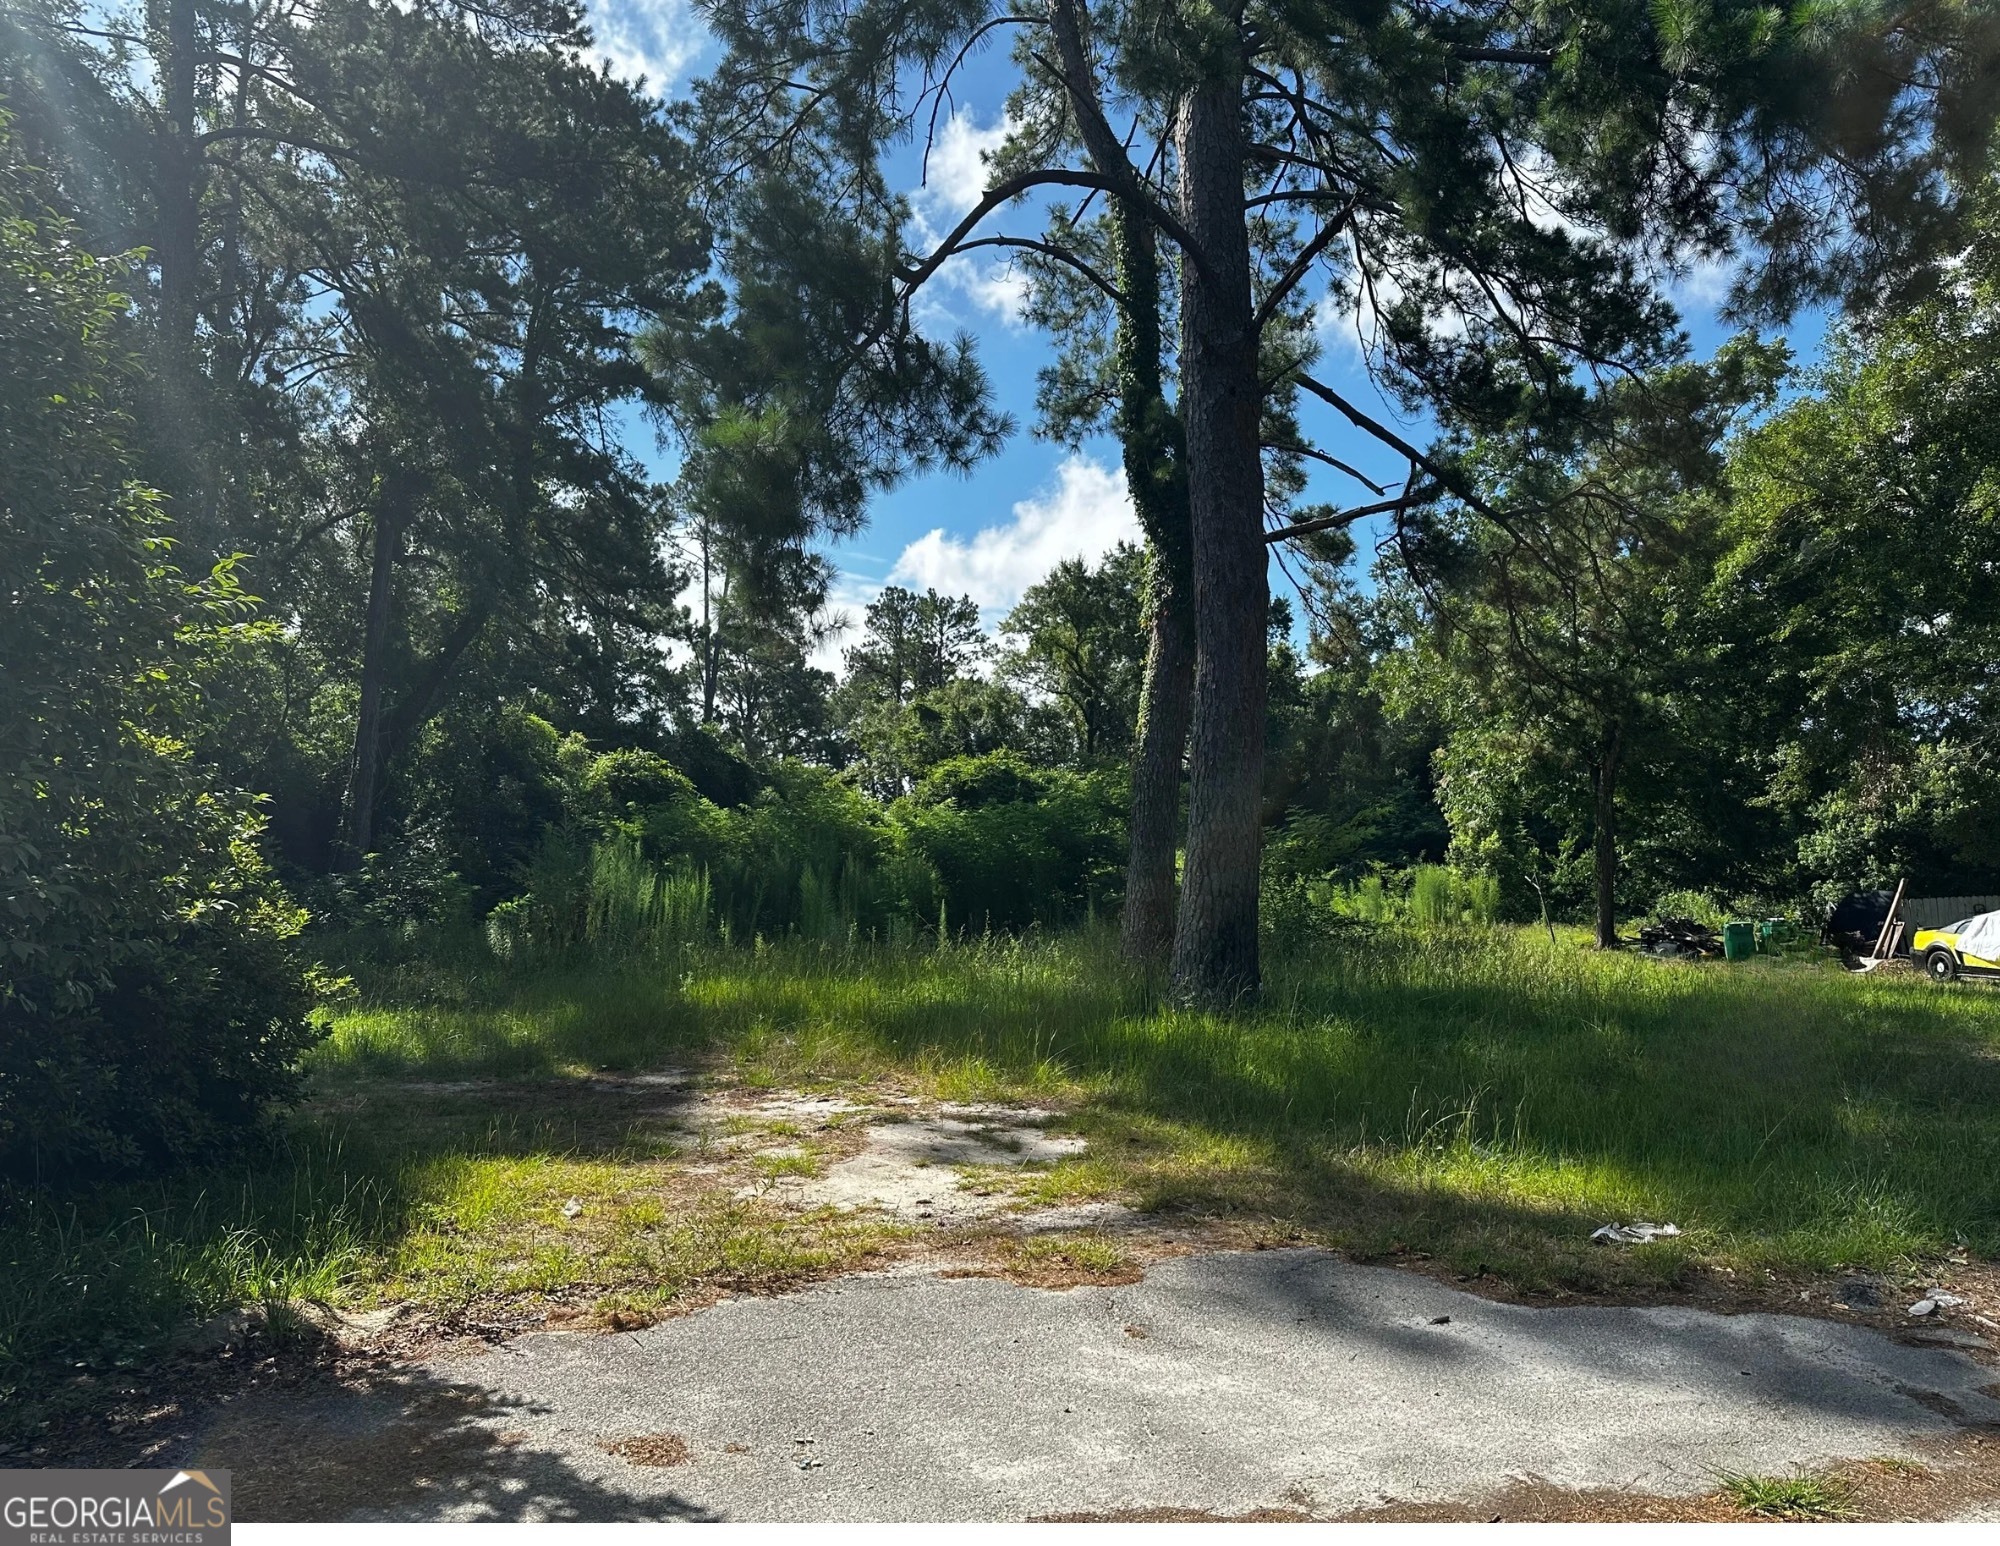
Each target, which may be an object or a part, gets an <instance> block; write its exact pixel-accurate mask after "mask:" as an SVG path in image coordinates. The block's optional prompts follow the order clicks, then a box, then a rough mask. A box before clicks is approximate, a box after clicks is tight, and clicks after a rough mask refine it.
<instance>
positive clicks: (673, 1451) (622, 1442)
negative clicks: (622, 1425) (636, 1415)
mask: <svg viewBox="0 0 2000 1546" xmlns="http://www.w3.org/2000/svg"><path fill="white" fill-rule="evenodd" d="M597 1447H598V1448H599V1449H601V1450H603V1451H604V1453H605V1454H607V1455H616V1456H617V1457H618V1458H619V1459H620V1460H623V1461H626V1462H628V1463H629V1464H632V1465H639V1466H652V1467H658V1468H664V1467H667V1466H677V1465H686V1464H687V1463H688V1462H689V1461H690V1460H692V1459H693V1458H694V1451H693V1450H691V1449H689V1448H688V1441H687V1440H686V1439H684V1438H682V1437H681V1436H680V1435H679V1434H678V1433H641V1434H637V1435H635V1436H633V1437H632V1438H629V1439H603V1440H600V1441H599V1443H598V1446H597Z"/></svg>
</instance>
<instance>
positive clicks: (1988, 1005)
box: [718, 935, 2000, 1271]
mask: <svg viewBox="0 0 2000 1546" xmlns="http://www.w3.org/2000/svg"><path fill="white" fill-rule="evenodd" d="M832 996H833V997H834V998H835V999H837V998H838V994H837V993H836V994H834V995H832ZM1132 996H1133V995H1132V979H1131V977H1130V974H1129V973H1121V972H1120V971H1119V970H1118V969H1117V968H1116V967H1115V966H1112V965H1110V964H1109V963H1103V962H1097V963H1091V962H1088V961H1087V960H1079V961H1078V962H1077V963H1076V965H1075V969H1073V970H1072V972H1071V973H1069V974H1068V975H1063V974H1043V975H1041V976H1036V975H1035V974H1032V973H1024V972H1020V971H1016V970H998V969H982V968H981V967H980V965H979V963H978V962H977V961H976V960H975V961H971V962H969V963H964V964H961V965H959V966H958V967H956V968H953V967H950V966H944V965H941V966H939V967H937V968H934V969H933V970H932V971H931V972H930V973H928V974H927V975H917V976H912V977H909V978H906V979H904V980H901V981H890V982H886V983H881V984H877V985H876V987H875V990H874V991H873V992H872V993H870V994H868V995H867V996H866V1002H865V1004H863V1005H857V1006H855V1008H854V1009H850V1010H848V1011H846V1012H840V1011H836V1013H835V1015H834V1016H833V1018H834V1019H836V1020H837V1021H839V1023H841V1024H843V1025H846V1026H848V1027H849V1028H850V1035H851V1036H852V1038H853V1039H854V1040H855V1041H856V1042H857V1043H858V1044H859V1045H860V1047H861V1049H863V1050H873V1051H874V1052H875V1053H876V1054H877V1055H878V1056H880V1057H881V1058H883V1059H885V1060H886V1061H888V1062H890V1063H892V1064H902V1065H912V1064H916V1065H923V1066H929V1067H934V1068H940V1067H941V1068H947V1069H948V1068H950V1067H952V1066H953V1065H957V1066H958V1067H959V1068H961V1069H962V1070H964V1071H965V1072H966V1074H967V1076H968V1077H971V1078H975V1079H983V1080H985V1081H987V1082H989V1083H990V1084H991V1085H992V1086H993V1087H994V1088H995V1089H996V1090H999V1089H1005V1088H1007V1087H1009V1086H1020V1085H1022V1084H1025V1083H1031V1082H1034V1081H1038V1080H1041V1081H1045V1080H1046V1079H1047V1077H1048V1072H1047V1071H1048V1067H1049V1065H1050V1063H1051V1062H1052V1061H1053V1062H1054V1063H1056V1064H1058V1065H1059V1066H1060V1068H1061V1069H1062V1070H1063V1071H1064V1072H1065V1073H1067V1074H1068V1075H1069V1076H1071V1077H1073V1078H1074V1079H1075V1080H1076V1081H1078V1082H1080V1083H1081V1084H1082V1085H1083V1086H1084V1087H1085V1088H1086V1089H1087V1090H1088V1091H1089V1092H1090V1096H1091V1098H1090V1099H1089V1100H1088V1101H1087V1102H1086V1104H1085V1106H1084V1108H1083V1111H1082V1113H1081V1115H1080V1123H1081V1125H1083V1126H1084V1127H1085V1128H1086V1130H1089V1131H1091V1132H1092V1136H1093V1138H1094V1139H1095V1140H1098V1141H1099V1142H1113V1141H1118V1140H1119V1139H1120V1138H1121V1137H1122V1138H1124V1139H1125V1140H1126V1141H1129V1142H1130V1143H1132V1144H1133V1145H1135V1146H1137V1147H1139V1148H1141V1149H1143V1148H1145V1147H1146V1146H1147V1145H1151V1146H1152V1147H1153V1148H1154V1149H1155V1150H1156V1151H1158V1157H1159V1159H1160V1161H1161V1163H1160V1164H1159V1165H1158V1166H1155V1167H1153V1168H1154V1170H1155V1172H1156V1179H1157V1181H1158V1183H1159V1185H1160V1187H1161V1188H1163V1189H1164V1191H1163V1195H1164V1197H1165V1198H1166V1199H1168V1200H1171V1199H1174V1198H1179V1199H1180V1200H1185V1201H1189V1202H1200V1203H1203V1204H1207V1205H1217V1204H1221V1205H1227V1204H1228V1203H1229V1202H1230V1201H1231V1200H1232V1198H1233V1199H1234V1200H1236V1201H1237V1202H1238V1203H1239V1204H1241V1205H1242V1206H1246V1207H1252V1208H1258V1209H1263V1210H1268V1211H1271V1212H1274V1213H1276V1214H1279V1215H1281V1216H1286V1217H1290V1218H1295V1219H1301V1220H1304V1221H1306V1222H1308V1223H1319V1224H1329V1223H1331V1224H1336V1225H1339V1226H1340V1227H1342V1228H1344V1229H1350V1230H1351V1229H1354V1228H1356V1227H1361V1226H1368V1225H1369V1224H1370V1221H1371V1219H1372V1220H1373V1221H1374V1223H1375V1224H1384V1223H1386V1224H1387V1226H1388V1227H1387V1228H1386V1229H1382V1228H1375V1229H1373V1230H1372V1233H1374V1234H1376V1235H1378V1236H1385V1237H1393V1236H1394V1235H1395V1234H1396V1233H1397V1232H1398V1231H1399V1230H1403V1229H1404V1228H1405V1223H1404V1221H1406V1220H1408V1219H1409V1218H1410V1217H1411V1216H1412V1214H1413V1213H1414V1214H1415V1215H1416V1216H1418V1217H1419V1218H1421V1217H1423V1216H1426V1215H1433V1214H1437V1213H1444V1214H1447V1215H1449V1216H1450V1217H1449V1222H1448V1224H1447V1225H1445V1226H1444V1227H1441V1228H1439V1229H1431V1230H1426V1231H1425V1233H1426V1235H1427V1236H1429V1237H1430V1239H1431V1240H1432V1241H1433V1242H1436V1241H1439V1240H1442V1239H1444V1238H1447V1237H1450V1238H1454V1239H1457V1240H1458V1241H1459V1243H1460V1244H1463V1243H1464V1238H1463V1237H1464V1235H1465V1231H1466V1226H1467V1224H1468V1222H1469V1220H1470V1219H1476V1218H1478V1217H1481V1216H1484V1217H1488V1218H1490V1219H1491V1220H1492V1221H1493V1224H1494V1228H1495V1230H1496V1231H1497V1232H1499V1233H1500V1234H1502V1235H1506V1236H1509V1237H1516V1238H1519V1237H1520V1230H1521V1228H1525V1229H1526V1230H1527V1231H1528V1232H1529V1233H1531V1234H1539V1235H1542V1236H1547V1235H1548V1234H1550V1232H1551V1230H1552V1229H1553V1231H1554V1232H1555V1233H1556V1234H1558V1235H1564V1236H1568V1237H1569V1238H1570V1243H1571V1244H1572V1245H1580V1244H1581V1240H1582V1238H1583V1237H1584V1236H1585V1235H1587V1233H1588V1229H1589V1228H1590V1227H1594V1226H1595V1225H1596V1224H1599V1223H1603V1222H1605V1221H1606V1220H1607V1219H1608V1218H1610V1217H1627V1218H1629V1217H1633V1216H1639V1215H1643V1216H1648V1217H1653V1218H1672V1219H1674V1220H1675V1221H1677V1222H1679V1223H1681V1224H1682V1225H1683V1227H1685V1228H1689V1229H1691V1230H1692V1231H1694V1235H1695V1240H1696V1241H1697V1242H1699V1244H1700V1247H1701V1248H1702V1249H1704V1250H1709V1251H1716V1250H1720V1251H1721V1252H1722V1253H1723V1254H1724V1255H1734V1256H1736V1257H1737V1258H1739V1259H1743V1260H1750V1261H1759V1262H1774V1263H1778V1264H1785V1265H1798V1266H1803V1267H1813V1268H1824V1267H1828V1266H1833V1265H1838V1264H1842V1263H1847V1262H1855V1263H1861V1264H1866V1265H1872V1266H1883V1265H1887V1264H1889V1263H1891V1262H1893V1261H1895V1260H1896V1259H1898V1258H1902V1257H1907V1256H1921V1255H1924V1254H1928V1253H1934V1252H1938V1251H1941V1250H1943V1249H1944V1248H1946V1247H1948V1246H1950V1245H1951V1244H1953V1243H1955V1242H1958V1241H1963V1242H1966V1243H1968V1244H1970V1245H1971V1246H1972V1247H1973V1249H1975V1250H1977V1251H1979V1252H1981V1253H1982V1254H1984V1255H1988V1256H1991V1255H1993V1254H1995V1252H1996V1250H2000V1188H1996V1187H1995V1186H1994V1184H1993V1181H1992V1177H1993V1176H1994V1175H1996V1174H2000V1001H1996V1000H1993V999H1992V998H1990V997H1989V996H1987V995H1983V994H1979V995H1977V996H1974V995H1973V994H1972V993H1970V992H1948V993H1942V994H1940V993H1938V992H1936V991H1935V990H1932V989H1931V988H1929V987H1928V986H1927V985H1925V984H1923V983H1920V982H1910V983H1898V982H1862V981H1857V980H1856V979H1853V978H1850V977H1847V976H1844V975H1842V974H1838V973H1834V972H1831V971H1826V970H1815V969H1811V968H1805V967H1798V968H1788V967H1779V968H1772V969H1766V968H1764V967H1761V966H1759V967H1750V968H1738V969H1728V968H1722V967H1719V966H1718V967H1688V966H1675V965H1669V964H1666V963H1659V962H1654V961H1650V960H1645V959H1642V958H1633V957H1615V958H1610V959H1604V958H1597V957H1591V956H1585V955H1581V954H1579V953H1576V952H1571V951H1562V952H1550V951H1547V950H1539V951H1538V950H1535V949H1533V948H1530V947H1529V946H1528V945H1526V944H1525V943H1524V942H1523V940H1522V939H1521V938H1520V937H1518V936H1515V937H1508V936H1504V935H1503V936H1499V937H1498V938H1497V939H1493V938H1488V939H1480V938H1473V939H1468V940H1463V941H1452V940H1449V939H1447V940H1438V939H1431V940H1403V941H1400V942H1398V941H1390V942H1389V943H1388V944H1387V945H1386V946H1385V947H1384V948H1381V949H1377V950H1370V949H1369V948H1367V947H1348V948H1345V949H1342V950H1340V951H1338V952H1335V953H1330V954H1329V955H1328V956H1327V957H1326V958H1325V959H1323V960H1321V961H1318V962H1315V963H1311V964H1310V965H1306V966H1302V967H1293V968H1291V969H1289V970H1286V971H1284V972H1281V973H1279V974H1277V980H1276V982H1275V984H1274V986H1273V989H1272V991H1271V993H1270V994H1269V996H1268V999H1267V1006H1266V1007H1265V1008H1263V1009H1261V1010H1259V1011H1257V1012H1255V1013H1251V1014H1244V1015H1239V1016H1233V1017H1211V1016H1197V1015H1184V1014H1183V1015H1175V1014H1162V1013H1133V1012H1132V1011H1131V1008H1130V1002H1131V999H1132ZM724 997H725V999H726V1001H727V1002H728V1003H729V1005H730V1007H731V1009H732V1011H733V1013H735V1014H736V1015H738V1016H740V1015H741V1014H742V1013H743V1011H744V1009H745V1007H746V1006H747V1005H750V1004H755V1005H756V1006H757V1008H758V1009H759V1011H760V1012H761V1015H762V1023H763V1025H764V1026H765V1029H764V1031H763V1032H762V1033H761V1042H760V1048H759V1056H760V1057H762V1058H764V1059H765V1060H766V1061H768V1062H772V1063H774V1064H777V1065H779V1066H780V1067H782V1064H783V1057H782V1049H781V1048H780V1047H778V1045H777V1044H779V1043H781V1042H782V1041H783V1038H784V1036H785V1035H791V1036H795V1037H798V1038H800V1039H801V1040H802V1041H805V1040H810V1039H811V1038H813V1037H815V1036H819V1037H822V1038H823V1036H824V1022H825V1021H826V1020H827V1019H828V1014H827V1003H826V1000H827V997H828V995H827V994H825V993H822V994H820V995H818V996H817V997H815V996H814V995H812V994H810V993H797V992H793V991H784V992H776V993H773V992H764V991H760V983H759V979H758V978H757V976H756V975H755V974H743V975H741V976H740V977H739V979H737V985H736V987H735V990H734V992H733V993H731V994H728V995H725V996H724ZM856 1010H859V1011H861V1012H856ZM718 1039H720V1040H723V1041H725V1042H726V1041H727V1039H728V1038H727V1036H726V1035H722V1036H720V1037H719V1038H718ZM1232 1144H1233V1145H1234V1146H1235V1151H1236V1154H1237V1156H1238V1157H1239V1159H1241V1160H1242V1163H1241V1164H1240V1165H1239V1166H1237V1169H1238V1170H1239V1171H1241V1172H1242V1174H1241V1175H1232V1171H1231V1166H1230V1165H1229V1164H1228V1163H1220V1164H1211V1165H1210V1166H1209V1175H1208V1178H1207V1179H1206V1180H1205V1179H1204V1176H1203V1175H1202V1173H1201V1171H1202V1167H1201V1165H1200V1163H1199V1159H1200V1155H1201V1153H1202V1151H1203V1150H1204V1148H1207V1149H1211V1150H1216V1149H1221V1150H1228V1149H1229V1148H1230V1146H1231V1145H1232ZM1176 1151H1179V1152H1180V1153H1181V1154H1182V1155H1183V1156H1185V1157H1186V1159H1187V1161H1188V1163H1187V1164H1183V1165H1180V1166H1176V1165H1175V1164H1173V1163H1172V1160H1173V1156H1174V1153H1175V1152H1176ZM1224 1158H1225V1159H1226V1158H1227V1156H1226V1154H1225V1155H1224ZM1142 1168H1143V1167H1142ZM1252 1182H1254V1183H1255V1184H1250V1183H1252ZM1217 1183H1219V1184H1217ZM1156 1200H1158V1199H1157V1198H1156ZM1385 1202H1386V1203H1387V1204H1388V1209H1387V1211H1388V1215H1389V1217H1388V1218H1387V1219H1386V1220H1385V1219H1384V1218H1383V1217H1382V1213H1383V1206H1382V1205H1383V1204H1384V1203H1385ZM1517 1226H1519V1227H1517ZM1382 1243H1385V1244H1392V1243H1393V1239H1388V1238H1385V1239H1384V1240H1383V1242H1382ZM1453 1249H1454V1259H1455V1260H1457V1261H1459V1262H1461V1263H1462V1264H1463V1265H1464V1266H1465V1267H1466V1268H1467V1269H1468V1270H1470V1269H1471V1268H1473V1267H1475V1266H1476V1265H1477V1262H1476V1261H1475V1260H1471V1259H1468V1253H1467V1252H1466V1251H1465V1250H1461V1249H1458V1248H1457V1246H1454V1248H1453ZM1478 1249H1479V1247H1478V1246H1477V1243H1476V1242H1475V1243H1474V1249H1473V1250H1472V1252H1471V1253H1470V1254H1471V1256H1474V1257H1476V1255H1477V1254H1478ZM1565 1254H1567V1253H1565ZM1675 1259H1678V1258H1677V1257H1676V1255H1675V1253H1673V1252H1669V1253H1664V1255H1663V1260H1662V1263H1661V1265H1663V1266H1665V1265H1669V1264H1670V1263H1671V1261H1673V1260H1675ZM1493 1265H1494V1266H1496V1267H1498V1266H1500V1265H1501V1264H1500V1263H1498V1262H1495V1263H1493ZM1508 1265H1509V1270H1513V1271H1521V1270H1523V1269H1524V1268H1526V1266H1527V1265H1528V1264H1527V1263H1525V1262H1522V1261H1520V1260H1518V1259H1517V1260H1514V1261H1512V1262H1510V1263H1509V1264H1508Z"/></svg>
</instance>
